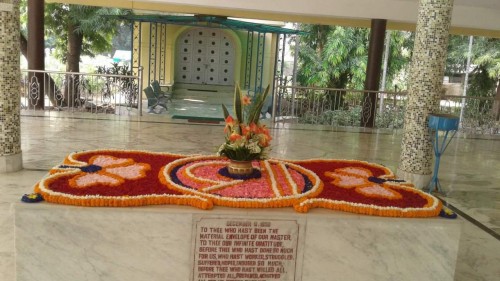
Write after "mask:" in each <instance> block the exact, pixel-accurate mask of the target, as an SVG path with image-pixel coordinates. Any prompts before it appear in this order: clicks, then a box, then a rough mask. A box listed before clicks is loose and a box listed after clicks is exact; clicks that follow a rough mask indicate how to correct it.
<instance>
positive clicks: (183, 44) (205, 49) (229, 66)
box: [175, 27, 235, 85]
mask: <svg viewBox="0 0 500 281" xmlns="http://www.w3.org/2000/svg"><path fill="white" fill-rule="evenodd" d="M176 58H177V62H176V67H175V82H176V83H190V84H208V85H234V78H235V77H234V65H235V44H234V42H233V40H232V39H231V37H230V36H229V35H228V34H227V32H225V31H224V30H222V29H216V28H203V27H200V28H191V29H188V30H187V31H185V32H184V33H183V34H181V35H180V36H179V38H178V39H177V43H176Z"/></svg>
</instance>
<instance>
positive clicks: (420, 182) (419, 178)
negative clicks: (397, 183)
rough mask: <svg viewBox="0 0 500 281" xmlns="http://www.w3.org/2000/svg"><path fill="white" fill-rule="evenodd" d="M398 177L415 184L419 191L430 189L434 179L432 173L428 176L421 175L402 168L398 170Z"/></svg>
mask: <svg viewBox="0 0 500 281" xmlns="http://www.w3.org/2000/svg"><path fill="white" fill-rule="evenodd" d="M396 175H397V177H398V178H400V179H404V180H405V181H407V182H411V183H413V185H414V186H415V187H416V188H418V189H424V188H427V187H429V183H430V182H431V179H432V173H431V174H428V175H420V174H414V173H410V172H407V171H404V170H401V169H400V168H398V170H397V172H396Z"/></svg>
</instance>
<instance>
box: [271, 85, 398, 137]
mask: <svg viewBox="0 0 500 281" xmlns="http://www.w3.org/2000/svg"><path fill="white" fill-rule="evenodd" d="M366 94H373V95H376V96H377V97H376V101H377V102H376V104H375V106H374V105H373V104H372V99H370V98H366V97H365V95H366ZM382 101H383V102H382ZM275 105H276V109H275V111H274V112H275V115H274V117H275V118H274V120H275V122H295V123H301V124H316V125H330V126H333V127H360V126H364V125H366V124H361V122H362V121H361V120H362V118H361V115H362V114H363V107H365V108H366V109H368V110H365V114H369V113H371V111H372V110H375V111H376V113H377V114H376V119H375V127H377V128H401V127H402V126H403V116H404V109H405V107H406V94H405V93H396V92H375V91H362V90H348V89H333V88H312V87H293V86H284V87H277V95H276V98H275ZM363 119H365V120H366V119H367V118H363Z"/></svg>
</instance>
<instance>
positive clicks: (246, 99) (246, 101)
mask: <svg viewBox="0 0 500 281" xmlns="http://www.w3.org/2000/svg"><path fill="white" fill-rule="evenodd" d="M241 103H242V104H243V105H249V104H251V103H252V99H251V98H250V97H249V96H247V95H245V96H243V97H242V99H241Z"/></svg>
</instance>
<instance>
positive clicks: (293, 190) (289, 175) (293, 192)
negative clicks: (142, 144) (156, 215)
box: [160, 156, 322, 207]
mask: <svg viewBox="0 0 500 281" xmlns="http://www.w3.org/2000/svg"><path fill="white" fill-rule="evenodd" d="M228 163H229V161H228V160H226V159H223V158H220V157H216V156H197V157H187V158H184V159H179V160H176V161H173V162H171V163H169V164H168V165H166V166H165V169H163V170H162V172H161V174H160V180H161V181H162V182H164V183H165V184H166V185H167V186H168V187H169V188H172V189H174V190H178V191H180V192H182V193H186V194H193V195H198V196H203V197H206V198H210V199H212V200H215V201H216V204H217V205H224V206H232V207H284V206H292V205H294V204H296V203H298V202H299V201H300V200H301V199H304V198H308V197H311V196H314V195H316V194H318V193H319V192H321V188H322V181H321V180H320V179H319V177H318V176H317V175H316V174H315V173H314V172H312V171H310V170H308V169H305V168H303V167H301V166H300V165H296V164H293V163H288V162H286V161H279V160H261V161H254V162H253V163H252V165H253V167H254V169H258V170H260V174H261V176H260V177H259V178H252V179H248V180H241V179H233V178H231V177H228V176H225V174H224V173H220V170H222V169H224V167H226V166H227V164H228Z"/></svg>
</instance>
